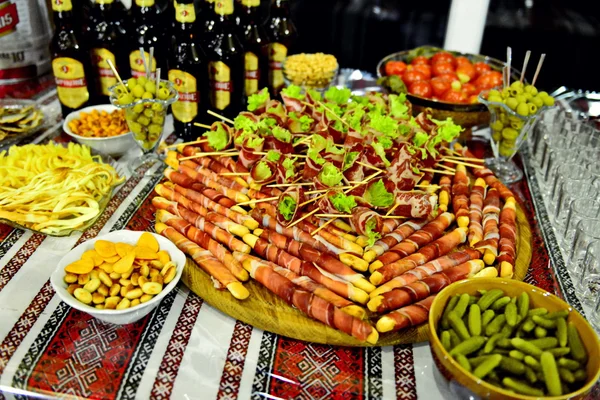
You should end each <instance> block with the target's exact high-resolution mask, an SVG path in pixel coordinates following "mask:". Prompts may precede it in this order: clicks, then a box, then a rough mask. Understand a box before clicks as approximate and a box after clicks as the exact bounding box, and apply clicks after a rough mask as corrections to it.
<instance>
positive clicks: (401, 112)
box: [389, 93, 408, 119]
mask: <svg viewBox="0 0 600 400" xmlns="http://www.w3.org/2000/svg"><path fill="white" fill-rule="evenodd" d="M389 99H390V114H392V116H393V117H394V118H401V119H408V106H407V105H406V94H404V93H402V94H399V95H395V94H390V96H389Z"/></svg>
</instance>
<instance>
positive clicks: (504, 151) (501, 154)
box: [478, 88, 549, 184]
mask: <svg viewBox="0 0 600 400" xmlns="http://www.w3.org/2000/svg"><path fill="white" fill-rule="evenodd" d="M496 90H498V91H500V92H501V91H502V88H496ZM488 93H489V91H483V92H481V93H480V94H479V98H478V100H479V102H480V103H483V104H485V105H486V106H487V108H488V110H489V111H490V116H491V118H490V129H491V130H492V139H491V145H492V150H493V153H494V157H493V158H488V159H486V160H485V163H486V165H487V166H488V168H489V169H491V170H492V171H494V173H495V174H496V176H497V177H498V179H500V180H501V181H502V182H504V183H505V184H510V183H514V182H518V181H520V180H521V179H523V170H521V168H519V167H518V166H517V165H516V164H515V162H514V161H513V157H514V156H515V154H517V152H518V151H519V149H520V148H521V146H522V145H523V143H525V141H526V139H527V137H528V136H529V134H530V133H531V132H532V129H533V127H534V126H535V124H536V122H537V120H538V119H539V118H540V115H541V114H542V111H543V110H544V109H546V108H549V107H546V106H544V107H541V108H540V109H538V110H535V112H534V113H533V114H530V115H526V116H525V115H521V114H518V113H517V112H515V111H514V110H511V109H510V108H509V107H508V106H507V105H506V104H504V103H500V102H495V101H488V99H487V96H488ZM506 128H510V129H506Z"/></svg>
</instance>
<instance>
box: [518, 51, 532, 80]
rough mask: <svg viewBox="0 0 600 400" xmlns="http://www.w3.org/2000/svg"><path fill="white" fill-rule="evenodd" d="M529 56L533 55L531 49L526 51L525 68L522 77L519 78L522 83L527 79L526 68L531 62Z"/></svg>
mask: <svg viewBox="0 0 600 400" xmlns="http://www.w3.org/2000/svg"><path fill="white" fill-rule="evenodd" d="M529 57H531V50H527V53H525V59H524V60H523V69H522V70H521V79H520V80H519V81H520V82H521V83H523V79H525V70H526V69H527V64H529Z"/></svg>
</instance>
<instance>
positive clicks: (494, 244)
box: [474, 188, 500, 265]
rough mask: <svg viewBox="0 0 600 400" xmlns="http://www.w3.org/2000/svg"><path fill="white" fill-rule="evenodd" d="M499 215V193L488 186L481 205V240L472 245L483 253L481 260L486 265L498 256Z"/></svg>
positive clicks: (490, 263)
mask: <svg viewBox="0 0 600 400" xmlns="http://www.w3.org/2000/svg"><path fill="white" fill-rule="evenodd" d="M499 216H500V194H499V193H498V191H497V190H496V189H495V188H490V189H489V190H488V191H487V194H486V195H485V201H484V205H483V240H482V241H480V242H479V243H476V244H475V246H474V247H475V248H476V249H477V250H479V251H481V252H482V253H483V261H484V262H485V263H486V264H487V265H492V264H493V263H494V261H495V260H496V257H497V256H498V241H499V240H500V231H499V230H498V222H499V220H500V218H499Z"/></svg>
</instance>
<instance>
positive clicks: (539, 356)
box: [429, 278, 600, 399]
mask: <svg viewBox="0 0 600 400" xmlns="http://www.w3.org/2000/svg"><path fill="white" fill-rule="evenodd" d="M429 328H430V341H429V343H430V348H431V353H432V355H433V359H434V361H435V364H436V367H437V368H438V370H439V372H440V374H441V376H443V378H444V380H445V384H448V388H449V389H448V390H451V391H459V392H460V394H461V396H465V395H466V396H475V397H481V398H491V399H537V398H551V399H579V398H584V397H585V395H586V394H587V393H589V392H590V390H591V389H592V387H593V386H594V385H595V383H596V382H597V381H598V378H599V377H600V343H599V342H598V336H597V334H596V332H595V331H594V329H593V328H592V327H591V326H590V325H589V324H588V322H587V321H586V320H585V318H584V317H583V316H582V315H581V314H580V313H578V312H577V311H576V310H574V309H573V308H572V307H571V306H569V305H568V304H567V303H565V302H564V301H563V300H561V299H559V298H558V297H557V296H555V295H553V294H551V293H549V292H546V291H545V290H543V289H540V288H538V287H535V286H532V285H529V284H526V283H524V282H519V281H515V280H512V279H504V278H471V279H467V280H464V281H460V282H456V283H454V284H452V285H450V286H448V287H447V288H445V289H444V290H442V291H441V292H440V293H439V294H438V295H437V296H436V298H435V300H434V301H433V304H432V306H431V310H430V313H429ZM457 388H458V389H457Z"/></svg>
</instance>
